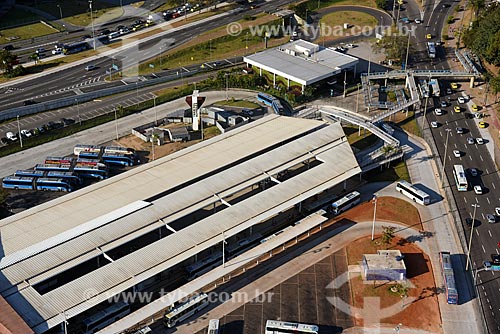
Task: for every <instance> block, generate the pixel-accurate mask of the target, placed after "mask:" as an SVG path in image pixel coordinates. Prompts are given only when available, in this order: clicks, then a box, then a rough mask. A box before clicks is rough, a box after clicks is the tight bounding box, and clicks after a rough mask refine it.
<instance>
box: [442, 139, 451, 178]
mask: <svg viewBox="0 0 500 334" xmlns="http://www.w3.org/2000/svg"><path fill="white" fill-rule="evenodd" d="M445 131H446V141H445V143H444V156H443V167H442V168H441V187H444V166H446V152H447V151H448V136H449V135H450V132H451V129H445Z"/></svg>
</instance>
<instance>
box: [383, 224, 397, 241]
mask: <svg viewBox="0 0 500 334" xmlns="http://www.w3.org/2000/svg"><path fill="white" fill-rule="evenodd" d="M395 230H396V228H395V227H393V226H382V242H383V243H384V244H386V245H389V244H390V243H391V242H392V239H394V231H395Z"/></svg>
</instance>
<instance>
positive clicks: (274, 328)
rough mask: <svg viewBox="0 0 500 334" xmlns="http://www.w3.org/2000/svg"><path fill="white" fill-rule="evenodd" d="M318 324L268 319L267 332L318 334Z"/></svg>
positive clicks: (267, 333)
mask: <svg viewBox="0 0 500 334" xmlns="http://www.w3.org/2000/svg"><path fill="white" fill-rule="evenodd" d="M318 331H319V328H318V326H316V325H306V324H298V323H295V322H286V321H277V320H267V321H266V334H292V333H293V334H302V333H303V334H318Z"/></svg>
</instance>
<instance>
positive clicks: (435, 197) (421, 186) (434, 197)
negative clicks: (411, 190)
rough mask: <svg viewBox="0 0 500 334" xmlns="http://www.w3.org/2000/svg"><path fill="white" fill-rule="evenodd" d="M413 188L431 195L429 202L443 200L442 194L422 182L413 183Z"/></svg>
mask: <svg viewBox="0 0 500 334" xmlns="http://www.w3.org/2000/svg"><path fill="white" fill-rule="evenodd" d="M414 186H415V188H417V189H419V190H422V191H423V192H425V193H427V194H429V196H430V197H431V203H437V202H441V201H442V200H443V196H441V195H440V194H438V193H437V192H435V191H434V190H432V189H431V188H429V187H427V186H426V185H424V184H422V183H416V184H414Z"/></svg>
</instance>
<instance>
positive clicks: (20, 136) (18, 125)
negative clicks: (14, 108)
mask: <svg viewBox="0 0 500 334" xmlns="http://www.w3.org/2000/svg"><path fill="white" fill-rule="evenodd" d="M17 133H19V143H20V144H21V148H23V135H22V134H21V123H19V115H17Z"/></svg>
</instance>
